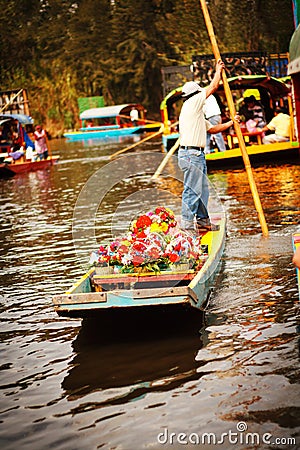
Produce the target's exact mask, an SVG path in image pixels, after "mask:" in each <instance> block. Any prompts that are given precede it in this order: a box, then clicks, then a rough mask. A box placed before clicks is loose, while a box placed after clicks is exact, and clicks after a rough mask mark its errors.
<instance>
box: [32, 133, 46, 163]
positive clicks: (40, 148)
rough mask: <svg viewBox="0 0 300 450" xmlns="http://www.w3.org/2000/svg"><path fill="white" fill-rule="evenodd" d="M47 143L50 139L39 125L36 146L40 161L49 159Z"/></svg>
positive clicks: (35, 138) (35, 140) (35, 135)
mask: <svg viewBox="0 0 300 450" xmlns="http://www.w3.org/2000/svg"><path fill="white" fill-rule="evenodd" d="M47 143H48V138H47V133H46V131H45V130H44V129H43V128H42V127H41V125H37V126H36V127H35V132H34V145H35V149H36V152H37V158H38V159H40V160H42V159H47V158H48V145H47Z"/></svg>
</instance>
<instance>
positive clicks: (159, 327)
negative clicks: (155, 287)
mask: <svg viewBox="0 0 300 450" xmlns="http://www.w3.org/2000/svg"><path fill="white" fill-rule="evenodd" d="M202 320H203V316H202V314H201V313H200V312H199V314H195V312H192V313H191V312H190V311H188V310H186V311H185V310H175V309H174V310H172V311H170V310H167V311H166V310H164V308H159V310H158V311H153V309H145V310H143V311H135V312H134V313H133V312H132V311H129V312H126V311H125V312H124V311H123V312H122V313H121V314H118V312H113V313H106V314H105V312H104V314H103V313H101V317H99V319H85V320H83V322H82V327H81V330H80V332H79V334H78V336H77V338H76V339H75V340H74V342H73V345H72V346H73V350H74V353H75V357H74V358H73V359H72V361H70V367H71V368H70V370H69V371H68V375H67V376H66V378H65V379H64V381H63V383H62V387H63V389H64V390H65V391H66V395H67V397H68V399H69V400H74V399H76V398H80V397H82V396H85V395H87V394H89V393H91V392H95V391H99V390H101V391H102V390H107V393H106V395H105V396H104V397H105V398H104V399H102V401H101V403H105V404H117V403H127V402H129V401H132V400H136V399H137V398H140V397H141V396H143V395H146V393H149V392H154V391H156V390H158V391H164V390H170V389H174V388H176V387H178V386H179V385H181V384H183V383H185V382H187V381H189V380H194V379H197V378H199V375H198V374H197V367H198V364H197V362H196V361H195V354H196V353H197V352H198V351H199V349H200V348H201V345H202V344H201V340H200V334H199V329H200V327H201V325H202ZM97 404H98V406H99V402H97Z"/></svg>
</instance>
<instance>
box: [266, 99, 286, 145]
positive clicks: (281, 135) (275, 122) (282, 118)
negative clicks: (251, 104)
mask: <svg viewBox="0 0 300 450" xmlns="http://www.w3.org/2000/svg"><path fill="white" fill-rule="evenodd" d="M274 114H275V115H274V117H273V119H272V120H271V122H269V123H268V124H267V125H266V126H265V127H263V129H262V131H274V133H272V134H266V135H265V136H264V137H263V144H272V143H274V142H286V141H288V140H289V139H290V130H291V118H290V116H289V115H288V114H286V110H285V109H283V108H279V107H277V108H276V109H275V111H274Z"/></svg>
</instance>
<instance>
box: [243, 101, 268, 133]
mask: <svg viewBox="0 0 300 450" xmlns="http://www.w3.org/2000/svg"><path fill="white" fill-rule="evenodd" d="M239 114H240V116H241V117H244V121H245V124H246V128H247V131H248V132H249V133H253V132H255V131H261V129H262V128H263V127H264V126H265V125H266V119H265V112H264V109H263V107H262V105H261V104H260V102H258V101H257V100H256V98H255V97H254V95H250V97H245V99H244V104H243V105H242V106H241V108H240V110H239Z"/></svg>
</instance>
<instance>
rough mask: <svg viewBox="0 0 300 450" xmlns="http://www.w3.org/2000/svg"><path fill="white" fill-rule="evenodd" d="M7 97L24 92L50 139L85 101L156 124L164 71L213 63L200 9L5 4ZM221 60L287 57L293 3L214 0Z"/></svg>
mask: <svg viewBox="0 0 300 450" xmlns="http://www.w3.org/2000/svg"><path fill="white" fill-rule="evenodd" d="M0 4H1V8H0V17H1V27H0V38H1V47H0V57H1V69H0V90H5V89H18V88H26V89H27V90H28V94H29V101H30V112H31V115H32V116H33V117H34V119H35V121H36V122H41V123H43V124H44V126H45V127H46V128H47V129H48V130H49V131H50V134H51V135H52V136H57V135H61V134H62V133H63V131H64V130H65V129H73V128H76V127H77V126H78V125H79V124H78V105H77V98H78V97H88V96H96V95H103V96H104V99H105V104H106V105H109V104H119V103H127V102H139V103H142V104H143V105H144V106H145V107H146V108H147V109H148V118H155V119H159V103H160V101H161V100H162V87H161V83H162V78H161V68H162V67H164V66H170V65H187V64H190V63H191V61H192V56H193V55H199V54H211V53H212V51H211V46H210V41H209V38H208V36H207V31H206V27H205V23H204V20H203V15H202V11H201V7H200V3H199V0H185V1H182V0H114V1H113V0H78V1H76V0H0ZM208 6H209V10H210V14H211V19H212V21H213V24H214V28H215V33H216V36H217V40H218V44H219V47H220V51H221V53H222V52H237V51H239V52H240V51H266V52H269V53H272V52H273V53H281V52H287V51H288V45H289V40H290V38H291V36H292V33H293V31H294V22H293V11H292V1H291V0H264V1H261V0H259V1H257V0H228V1H226V2H224V1H220V0H210V1H209V2H208Z"/></svg>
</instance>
